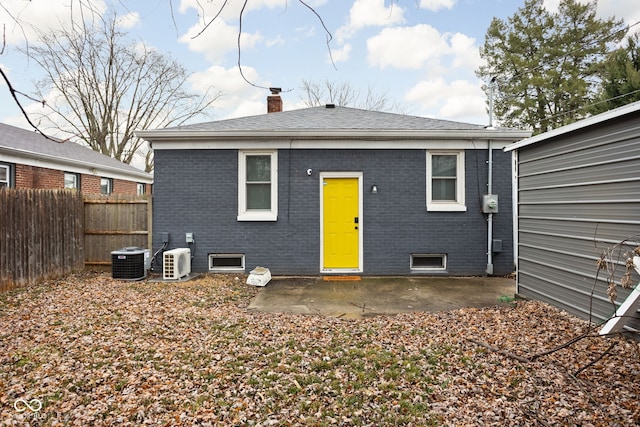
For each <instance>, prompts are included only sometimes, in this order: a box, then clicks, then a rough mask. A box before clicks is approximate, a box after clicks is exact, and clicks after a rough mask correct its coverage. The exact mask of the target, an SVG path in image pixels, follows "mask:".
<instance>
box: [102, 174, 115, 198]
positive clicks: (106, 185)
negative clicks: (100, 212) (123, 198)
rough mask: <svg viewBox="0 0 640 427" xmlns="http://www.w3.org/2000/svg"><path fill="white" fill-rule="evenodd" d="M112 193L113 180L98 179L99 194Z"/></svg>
mask: <svg viewBox="0 0 640 427" xmlns="http://www.w3.org/2000/svg"><path fill="white" fill-rule="evenodd" d="M111 193H113V180H112V179H111V178H100V194H104V195H109V194H111Z"/></svg>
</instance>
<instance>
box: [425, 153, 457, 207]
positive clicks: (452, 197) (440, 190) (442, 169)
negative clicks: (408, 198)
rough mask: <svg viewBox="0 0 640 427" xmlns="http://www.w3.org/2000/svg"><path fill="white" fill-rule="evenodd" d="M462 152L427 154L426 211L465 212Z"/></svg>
mask: <svg viewBox="0 0 640 427" xmlns="http://www.w3.org/2000/svg"><path fill="white" fill-rule="evenodd" d="M464 175H465V171H464V151H442V152H440V151H429V152H427V210H428V211H466V210H467V207H466V206H465V197H464V196H465V194H464Z"/></svg>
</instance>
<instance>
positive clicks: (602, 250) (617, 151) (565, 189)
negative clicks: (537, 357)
mask: <svg viewBox="0 0 640 427" xmlns="http://www.w3.org/2000/svg"><path fill="white" fill-rule="evenodd" d="M517 158H518V163H517V171H518V172H517V181H518V203H517V229H518V234H517V237H518V293H519V294H521V295H522V296H525V297H530V298H536V299H541V300H544V301H547V302H549V303H551V304H554V305H557V306H559V307H561V308H563V309H565V310H567V311H569V312H571V313H573V314H576V315H578V316H581V317H584V318H589V317H590V316H593V318H594V319H600V320H602V319H605V318H607V317H608V316H609V315H611V314H612V313H613V312H614V310H615V306H614V305H613V304H612V303H611V302H610V301H609V298H608V296H607V287H608V282H609V281H610V280H612V281H614V282H615V283H617V284H619V283H620V278H621V277H622V275H623V274H624V273H625V271H626V268H625V265H624V261H625V259H626V257H627V256H628V254H629V253H630V252H631V251H632V249H633V248H634V247H635V246H636V245H638V242H639V241H640V117H639V114H638V113H635V114H634V115H633V117H626V118H624V119H622V118H619V119H616V120H611V121H609V122H605V123H601V124H599V125H597V126H592V127H589V128H585V129H581V130H579V131H575V132H572V133H570V134H565V135H561V136H558V137H556V138H552V139H549V140H545V141H540V142H538V143H536V144H532V145H530V146H524V147H522V148H520V149H519V151H518V157H517ZM603 254H604V255H606V257H607V259H608V260H609V261H610V263H609V264H608V266H609V270H598V266H597V264H596V262H597V261H598V259H599V258H600V257H601V256H603ZM632 278H633V282H634V283H638V281H639V280H640V278H639V277H638V275H637V274H636V273H635V272H634V273H633V274H632ZM617 288H618V289H617V292H618V297H617V299H616V303H618V304H619V303H621V302H622V301H623V300H624V298H626V296H627V295H628V293H629V292H630V291H629V290H625V289H622V288H621V287H620V286H617ZM634 324H635V325H637V324H638V322H634Z"/></svg>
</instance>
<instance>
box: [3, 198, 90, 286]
mask: <svg viewBox="0 0 640 427" xmlns="http://www.w3.org/2000/svg"><path fill="white" fill-rule="evenodd" d="M82 222H83V203H82V196H81V195H80V194H78V193H77V192H75V191H68V190H33V189H6V188H1V189H0V291H7V290H10V289H14V288H17V287H20V286H23V285H25V284H29V283H33V282H35V281H37V280H41V279H44V278H48V277H57V276H62V275H64V274H68V273H70V272H72V271H74V270H81V269H82V268H83V265H84V264H83V261H84V246H83V245H84V236H83V227H82Z"/></svg>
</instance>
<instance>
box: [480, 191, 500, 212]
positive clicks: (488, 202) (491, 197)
mask: <svg viewBox="0 0 640 427" xmlns="http://www.w3.org/2000/svg"><path fill="white" fill-rule="evenodd" d="M482 213H498V195H497V194H485V195H484V196H482Z"/></svg>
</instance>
